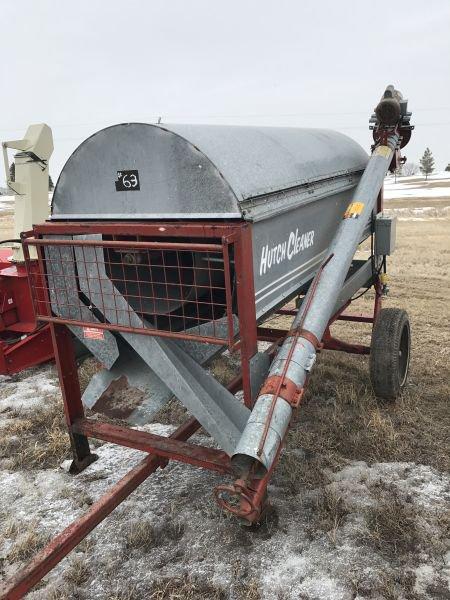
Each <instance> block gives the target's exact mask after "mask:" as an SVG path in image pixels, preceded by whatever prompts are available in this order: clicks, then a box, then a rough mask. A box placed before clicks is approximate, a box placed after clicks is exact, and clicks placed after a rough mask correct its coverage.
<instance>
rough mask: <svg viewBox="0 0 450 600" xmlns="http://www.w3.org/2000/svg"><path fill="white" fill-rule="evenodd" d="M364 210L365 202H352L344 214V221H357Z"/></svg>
mask: <svg viewBox="0 0 450 600" xmlns="http://www.w3.org/2000/svg"><path fill="white" fill-rule="evenodd" d="M363 210H364V203H363V202H352V203H351V204H349V206H348V208H347V210H346V211H345V213H344V219H357V218H358V217H359V215H360V214H361V213H362V211H363Z"/></svg>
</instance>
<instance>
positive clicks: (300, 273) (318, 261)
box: [256, 257, 322, 304]
mask: <svg viewBox="0 0 450 600" xmlns="http://www.w3.org/2000/svg"><path fill="white" fill-rule="evenodd" d="M321 260H322V257H321V258H320V259H319V260H317V261H316V263H313V264H312V265H310V266H309V267H306V269H303V271H300V272H299V273H296V274H295V275H294V276H293V277H291V278H290V279H288V280H287V281H283V283H281V284H280V285H278V286H277V287H276V288H273V289H272V290H270V291H269V292H267V294H264V296H261V298H258V299H257V300H256V304H258V302H261V300H264V298H267V296H271V295H272V294H273V293H274V292H276V291H277V290H279V289H280V288H282V287H283V286H285V285H286V284H288V283H289V282H290V281H293V280H294V279H297V277H299V276H300V275H303V273H306V271H309V269H311V267H313V266H314V264H319V263H320V262H321ZM303 266H304V265H302V267H303Z"/></svg>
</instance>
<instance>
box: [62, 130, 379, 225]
mask: <svg viewBox="0 0 450 600" xmlns="http://www.w3.org/2000/svg"><path fill="white" fill-rule="evenodd" d="M367 160H368V156H367V154H366V152H365V151H364V150H363V149H362V148H361V146H359V145H358V144H357V143H356V142H355V141H353V140H352V139H350V138H348V137H347V136H345V135H343V134H341V133H337V132H335V131H331V130H325V129H294V128H280V127H238V126H222V125H150V124H144V123H125V124H121V125H114V126H112V127H108V128H106V129H103V130H101V131H99V132H98V133H96V134H94V135H93V136H91V137H90V138H88V139H87V140H85V141H84V142H83V143H82V144H81V145H80V146H79V147H78V148H77V149H76V150H75V152H74V153H73V154H72V156H71V157H70V158H69V160H68V161H67V163H66V165H65V166H64V168H63V170H62V172H61V175H60V178H59V180H58V183H57V186H56V189H55V192H54V195H53V201H52V217H51V218H52V220H59V219H102V220H103V219H202V218H204V219H215V218H227V219H230V218H231V219H233V218H245V219H248V220H258V219H260V218H265V217H267V216H270V215H271V214H273V213H274V212H275V213H276V212H284V211H285V210H289V209H290V208H292V207H293V206H297V205H299V204H302V203H305V202H311V201H313V200H314V199H316V198H319V197H323V196H324V195H330V194H333V193H337V192H339V191H342V190H343V189H349V188H351V187H353V186H354V185H355V183H356V181H357V179H358V178H359V175H360V172H361V171H362V169H364V167H365V165H366V163H367ZM124 173H125V174H127V175H125V180H123V179H122V180H121V178H123V176H124ZM127 178H128V180H127ZM121 181H122V183H121ZM123 181H125V185H123ZM130 181H131V184H132V186H133V187H132V189H131V187H127V186H128V185H130V186H131V184H130Z"/></svg>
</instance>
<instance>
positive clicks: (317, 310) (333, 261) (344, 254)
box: [231, 128, 400, 477]
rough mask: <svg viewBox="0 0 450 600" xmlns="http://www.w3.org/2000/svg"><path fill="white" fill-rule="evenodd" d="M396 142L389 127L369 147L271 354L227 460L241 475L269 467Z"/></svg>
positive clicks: (333, 305) (261, 473)
mask: <svg viewBox="0 0 450 600" xmlns="http://www.w3.org/2000/svg"><path fill="white" fill-rule="evenodd" d="M399 140H400V136H399V134H398V132H397V130H396V128H392V129H391V130H390V131H389V133H388V134H387V135H385V136H384V139H383V141H384V143H383V144H378V145H377V146H376V147H375V149H374V151H373V153H372V156H371V157H370V159H369V162H368V164H367V167H366V169H365V171H364V173H363V175H362V177H361V180H360V182H359V184H358V186H357V188H356V190H355V192H354V196H353V199H352V202H351V203H350V204H349V206H348V208H347V211H346V212H345V215H344V218H343V220H342V221H341V224H340V226H339V227H338V230H337V232H336V234H335V236H334V238H333V241H332V243H331V245H330V247H329V251H328V253H327V255H326V258H325V261H324V262H323V264H322V266H321V268H320V269H319V271H318V273H317V274H316V277H315V279H314V280H313V282H312V284H311V286H310V289H309V291H308V293H307V295H306V297H305V299H304V301H303V302H302V305H301V307H300V309H299V312H298V313H297V315H296V317H295V318H294V321H293V325H292V330H291V335H289V336H288V337H287V338H286V340H285V342H284V343H283V345H282V346H281V348H280V349H279V351H278V353H277V355H276V356H275V359H274V361H273V363H272V365H271V368H270V371H269V375H268V378H267V379H266V382H265V384H264V385H263V387H262V388H261V391H260V395H259V397H258V399H257V401H256V403H255V406H254V408H253V411H252V413H251V415H250V417H249V419H248V422H247V424H246V427H245V429H244V431H243V433H242V436H241V438H240V440H239V442H238V444H237V446H236V449H235V452H234V454H233V456H232V458H231V461H232V464H233V466H234V468H235V469H236V471H237V472H238V473H239V474H240V476H241V477H244V476H245V475H246V474H248V473H251V475H252V476H256V477H261V476H263V475H264V474H265V473H266V472H267V471H268V470H270V469H271V467H272V465H273V462H274V460H275V457H276V456H277V453H278V450H279V448H280V445H281V443H282V441H283V438H284V436H285V434H286V431H287V429H288V426H289V422H290V419H291V415H292V411H293V407H295V406H296V405H298V402H299V400H300V398H301V395H302V392H303V389H304V386H305V382H306V379H307V377H308V375H309V372H310V370H311V368H312V366H313V365H314V362H315V359H316V349H317V346H318V345H319V343H320V341H321V340H322V337H323V334H324V332H325V329H326V327H327V325H328V322H329V320H330V318H331V317H332V314H333V309H334V307H335V304H336V300H337V298H338V294H339V292H340V290H341V288H342V286H343V283H344V281H345V277H346V275H347V272H348V270H349V268H350V265H351V262H352V260H353V257H354V254H355V252H356V249H357V247H358V244H359V242H360V240H361V236H362V233H363V230H364V228H365V227H366V225H367V222H368V221H369V219H370V218H371V214H372V211H373V208H374V206H375V203H376V200H377V197H378V193H379V191H380V189H381V186H382V185H383V180H384V177H385V176H386V173H387V171H388V169H389V166H390V164H391V160H392V157H393V154H394V152H395V151H396V149H397V147H398V145H399Z"/></svg>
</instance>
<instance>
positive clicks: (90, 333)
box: [83, 327, 105, 340]
mask: <svg viewBox="0 0 450 600" xmlns="http://www.w3.org/2000/svg"><path fill="white" fill-rule="evenodd" d="M83 337H85V338H86V339H89V340H104V339H105V332H104V331H103V329H99V328H98V327H83Z"/></svg>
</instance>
